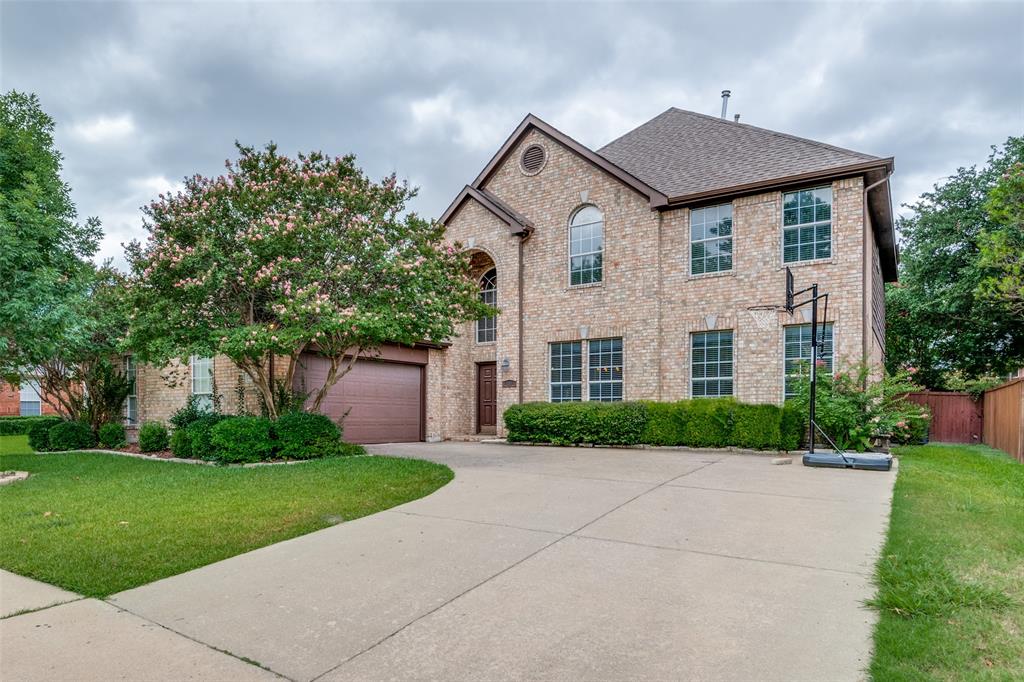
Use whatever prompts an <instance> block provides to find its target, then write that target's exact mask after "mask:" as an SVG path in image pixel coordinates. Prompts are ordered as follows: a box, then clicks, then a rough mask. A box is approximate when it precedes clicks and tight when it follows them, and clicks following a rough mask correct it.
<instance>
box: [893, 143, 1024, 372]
mask: <svg viewBox="0 0 1024 682" xmlns="http://www.w3.org/2000/svg"><path fill="white" fill-rule="evenodd" d="M1022 160H1024V138H1014V137H1011V138H1009V139H1008V140H1007V142H1006V144H1005V145H1004V146H1003V147H1002V148H995V147H994V148H993V151H992V155H991V156H990V157H989V160H988V163H987V164H986V165H985V166H984V167H983V168H981V169H980V170H979V169H978V168H976V167H974V166H972V167H970V168H960V169H958V170H957V172H956V174H954V175H953V176H951V177H949V178H947V179H946V180H945V181H944V182H943V183H941V184H937V185H936V186H935V188H934V189H933V190H932V191H931V192H926V193H925V194H923V195H922V196H921V198H920V199H919V200H918V201H917V202H915V203H913V204H910V205H908V206H907V207H908V208H910V209H912V210H913V211H914V213H913V215H912V216H910V217H908V218H901V219H900V221H899V225H898V229H899V232H900V235H901V239H902V242H901V251H902V254H901V256H902V258H901V263H900V281H899V282H897V283H893V284H890V285H888V286H887V287H886V322H887V325H888V329H887V357H886V365H887V367H888V369H889V371H890V372H896V371H898V369H900V368H902V367H908V366H910V367H915V368H917V370H918V374H917V378H918V381H920V382H921V383H923V384H924V385H925V386H927V387H929V388H944V387H945V377H946V376H948V374H949V373H950V372H959V373H960V374H961V375H962V376H965V377H967V378H975V377H980V376H984V375H989V374H1003V373H1005V372H1008V371H1010V370H1012V369H1015V368H1017V367H1019V366H1020V365H1021V364H1022V363H1024V317H1022V316H1021V315H1019V314H1012V313H1011V312H1010V311H1009V310H1008V309H1007V306H1006V305H1005V303H1004V302H1003V301H1002V300H1000V299H997V298H995V297H993V296H991V295H988V294H987V293H986V292H987V291H988V289H987V287H988V285H987V284H986V283H987V282H989V281H990V280H991V278H993V277H998V276H999V274H1000V271H999V270H998V269H996V268H995V267H994V266H993V264H992V263H991V262H990V261H989V260H987V259H986V258H985V257H983V255H982V245H983V244H985V243H986V242H987V241H988V240H989V239H990V237H989V235H992V234H999V233H1001V231H1002V225H1001V224H1000V222H999V221H1000V218H999V217H998V216H995V217H994V216H993V214H992V212H991V211H990V210H988V208H987V205H988V202H989V196H990V194H991V193H992V191H993V189H994V188H995V187H996V186H997V184H998V183H999V180H1000V178H1001V177H1003V175H1004V174H1005V173H1007V172H1008V171H1010V169H1012V168H1014V167H1015V165H1016V164H1018V163H1020V162H1021V161H1022Z"/></svg>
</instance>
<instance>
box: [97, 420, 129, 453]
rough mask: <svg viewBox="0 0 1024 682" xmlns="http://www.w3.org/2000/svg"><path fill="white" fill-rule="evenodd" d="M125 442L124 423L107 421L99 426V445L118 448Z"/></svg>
mask: <svg viewBox="0 0 1024 682" xmlns="http://www.w3.org/2000/svg"><path fill="white" fill-rule="evenodd" d="M127 442H128V440H127V439H126V438H125V435H124V425H123V424H121V423H120V422H107V423H106V424H104V425H103V426H101V427H100V445H102V446H103V447H105V448H119V447H121V446H122V445H124V444H125V443H127Z"/></svg>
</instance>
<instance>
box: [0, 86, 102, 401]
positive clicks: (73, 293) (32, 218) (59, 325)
mask: <svg viewBox="0 0 1024 682" xmlns="http://www.w3.org/2000/svg"><path fill="white" fill-rule="evenodd" d="M53 128H54V123H53V119H51V118H50V117H49V116H48V115H47V114H46V113H45V112H44V111H43V110H42V109H41V108H40V106H39V100H38V98H37V97H36V96H35V95H30V94H24V93H19V92H15V91H11V92H8V93H5V94H0V283H2V286H0V376H2V377H3V378H4V379H6V380H8V381H10V382H12V383H17V382H18V381H20V380H21V379H22V378H23V377H25V376H26V375H27V374H29V373H31V372H32V371H33V368H35V367H37V366H38V365H39V364H40V363H41V362H43V361H44V360H46V359H47V358H50V357H53V355H54V354H55V352H56V350H57V345H58V343H59V339H60V337H61V336H62V334H63V332H64V330H65V329H66V328H67V327H68V326H69V325H70V324H72V323H73V320H74V317H75V315H76V310H75V307H74V302H75V301H76V300H77V299H78V298H79V297H80V296H81V295H82V293H83V291H84V290H85V288H86V287H87V286H88V279H89V272H90V263H89V262H88V259H89V258H90V257H91V256H92V255H93V254H95V252H96V247H97V244H98V242H99V237H100V228H99V221H97V220H96V219H95V218H90V219H88V220H86V221H85V223H84V224H80V223H78V222H76V216H77V213H76V211H75V207H74V204H72V203H71V199H70V196H69V189H68V186H67V184H66V183H65V182H64V181H63V180H62V179H61V177H60V171H61V156H60V153H59V152H58V151H57V150H56V149H55V148H54V143H53Z"/></svg>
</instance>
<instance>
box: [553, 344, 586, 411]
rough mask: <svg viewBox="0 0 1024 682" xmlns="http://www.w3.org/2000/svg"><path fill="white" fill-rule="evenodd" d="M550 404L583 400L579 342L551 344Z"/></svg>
mask: <svg viewBox="0 0 1024 682" xmlns="http://www.w3.org/2000/svg"><path fill="white" fill-rule="evenodd" d="M550 352H551V402H553V403H565V402H574V401H579V400H582V399H583V346H582V344H581V343H580V342H579V341H568V342H562V343H552V344H551V351H550Z"/></svg>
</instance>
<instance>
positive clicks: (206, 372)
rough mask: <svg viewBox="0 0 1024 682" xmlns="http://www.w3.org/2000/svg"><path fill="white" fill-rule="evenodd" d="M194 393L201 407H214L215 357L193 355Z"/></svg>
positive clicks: (209, 408)
mask: <svg viewBox="0 0 1024 682" xmlns="http://www.w3.org/2000/svg"><path fill="white" fill-rule="evenodd" d="M192 395H195V396H199V400H198V401H196V402H197V405H198V406H199V407H200V408H203V409H207V410H211V409H213V358H201V357H199V356H198V355H193V356H192Z"/></svg>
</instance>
